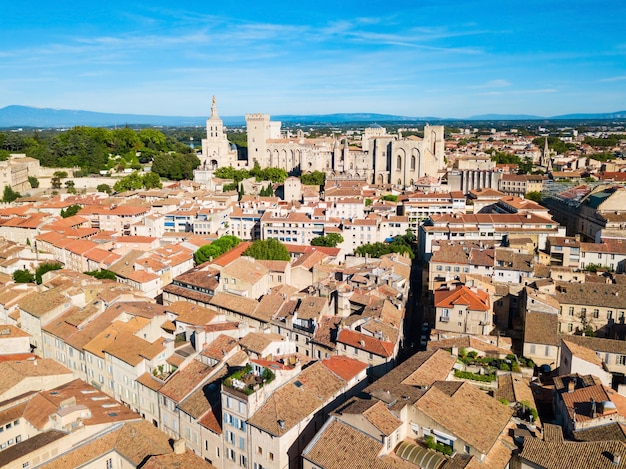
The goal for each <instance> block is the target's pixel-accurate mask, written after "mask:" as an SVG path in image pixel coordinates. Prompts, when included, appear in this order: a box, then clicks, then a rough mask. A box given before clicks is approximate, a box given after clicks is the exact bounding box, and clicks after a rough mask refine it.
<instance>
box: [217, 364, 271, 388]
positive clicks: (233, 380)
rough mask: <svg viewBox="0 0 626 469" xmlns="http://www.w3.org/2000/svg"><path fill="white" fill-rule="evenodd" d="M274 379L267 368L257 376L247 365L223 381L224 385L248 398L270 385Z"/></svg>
mask: <svg viewBox="0 0 626 469" xmlns="http://www.w3.org/2000/svg"><path fill="white" fill-rule="evenodd" d="M274 378H276V375H275V374H274V372H273V371H272V370H270V369H268V368H263V371H262V373H261V374H260V375H259V374H257V373H256V372H255V371H254V369H253V368H252V365H251V364H250V363H248V364H247V365H246V366H244V367H243V368H241V369H239V370H237V371H235V372H234V373H233V374H231V375H230V376H229V377H228V378H226V379H225V380H224V385H225V386H227V387H229V388H232V389H236V390H238V391H241V392H243V393H244V394H245V395H247V396H249V395H250V394H253V393H254V392H255V391H257V390H258V389H260V388H262V387H263V386H265V385H266V384H269V383H271V382H272V381H274Z"/></svg>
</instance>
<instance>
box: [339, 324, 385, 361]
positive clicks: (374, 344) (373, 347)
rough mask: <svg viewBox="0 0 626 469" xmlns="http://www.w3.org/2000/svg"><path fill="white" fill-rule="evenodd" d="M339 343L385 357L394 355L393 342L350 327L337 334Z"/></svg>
mask: <svg viewBox="0 0 626 469" xmlns="http://www.w3.org/2000/svg"><path fill="white" fill-rule="evenodd" d="M337 343H341V344H346V345H349V346H350V347H354V348H357V349H360V350H364V351H366V352H369V353H373V354H374V355H378V356H381V357H385V358H390V357H391V356H393V352H394V348H395V345H394V343H392V342H388V341H385V340H378V339H376V338H375V337H371V336H369V335H365V334H361V333H360V332H357V331H352V330H350V329H341V330H340V331H339V334H338V335H337Z"/></svg>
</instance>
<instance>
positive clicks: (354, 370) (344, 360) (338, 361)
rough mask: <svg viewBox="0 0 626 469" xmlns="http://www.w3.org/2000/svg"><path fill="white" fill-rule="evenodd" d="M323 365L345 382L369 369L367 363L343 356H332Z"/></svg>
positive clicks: (323, 361)
mask: <svg viewBox="0 0 626 469" xmlns="http://www.w3.org/2000/svg"><path fill="white" fill-rule="evenodd" d="M322 363H323V364H324V366H325V367H326V368H328V369H329V370H330V371H332V372H333V373H335V374H336V375H337V376H339V377H340V378H341V379H343V380H344V381H350V380H351V379H352V378H354V377H356V376H358V375H359V373H361V372H362V371H363V370H365V369H366V368H367V367H368V365H367V363H363V362H361V361H359V360H356V359H354V358H350V357H345V356H343V355H332V356H330V357H329V358H327V359H326V360H322Z"/></svg>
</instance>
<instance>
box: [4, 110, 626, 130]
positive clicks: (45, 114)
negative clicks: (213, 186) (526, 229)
mask: <svg viewBox="0 0 626 469" xmlns="http://www.w3.org/2000/svg"><path fill="white" fill-rule="evenodd" d="M272 117H273V119H274V120H279V121H282V122H286V123H292V124H297V123H300V124H318V125H319V124H341V123H356V122H359V123H360V122H363V123H366V122H372V123H374V122H396V123H397V122H407V123H408V122H424V123H425V122H437V123H441V122H443V121H520V120H526V121H529V120H542V121H545V120H584V119H588V120H589V119H593V120H605V119H609V120H610V119H626V111H617V112H612V113H598V114H566V115H561V116H552V117H541V116H534V115H524V114H483V115H476V116H470V117H466V118H441V117H433V116H429V117H408V116H398V115H392V114H376V113H336V114H319V115H275V116H272ZM207 118H208V115H207V116H201V117H193V116H191V117H190V116H157V115H142V114H115V113H105V112H93V111H83V110H68V109H51V108H37V107H32V106H20V105H10V106H6V107H4V108H2V109H0V128H19V127H39V128H65V127H75V126H83V125H84V126H93V127H113V126H124V125H150V126H178V127H180V126H184V127H194V126H200V127H202V126H204V125H205V122H206V119H207ZM221 119H222V121H223V122H224V124H225V125H227V126H243V125H245V117H244V116H223V117H221Z"/></svg>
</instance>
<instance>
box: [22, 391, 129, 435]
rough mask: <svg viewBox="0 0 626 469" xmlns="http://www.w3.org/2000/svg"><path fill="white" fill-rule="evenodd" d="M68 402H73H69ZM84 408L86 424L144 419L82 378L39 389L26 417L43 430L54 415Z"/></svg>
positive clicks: (84, 422) (29, 404) (83, 421)
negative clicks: (86, 412) (50, 387)
mask: <svg viewBox="0 0 626 469" xmlns="http://www.w3.org/2000/svg"><path fill="white" fill-rule="evenodd" d="M68 401H70V402H71V405H68V404H67V402H68ZM62 403H63V405H62ZM81 409H88V410H89V415H88V416H87V417H83V418H82V423H83V425H86V426H89V425H101V424H103V423H114V422H124V421H129V420H139V419H140V418H141V417H140V415H139V414H136V413H135V412H133V411H132V410H130V409H129V408H127V407H126V406H123V405H122V404H120V403H119V402H117V401H115V400H114V399H113V398H111V397H110V396H108V395H106V394H104V393H103V392H101V391H98V390H97V389H96V388H94V387H93V386H91V385H89V384H87V383H85V382H83V381H81V380H79V379H76V380H74V381H70V382H69V383H67V384H64V385H62V386H58V387H56V388H54V389H52V390H50V391H41V392H39V393H38V394H37V395H36V396H34V397H33V398H32V399H31V400H30V401H29V402H28V405H27V406H26V409H25V411H24V418H25V419H27V420H28V421H29V422H30V423H31V424H32V425H33V426H35V427H36V428H38V429H39V430H43V429H44V427H46V426H47V424H48V421H49V418H50V416H51V415H52V414H55V413H63V411H64V410H67V411H71V410H81Z"/></svg>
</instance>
